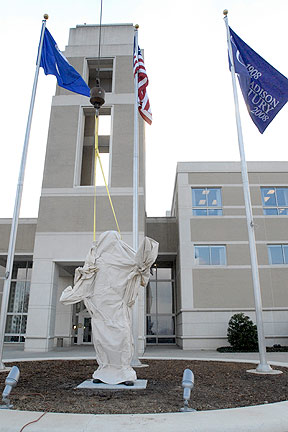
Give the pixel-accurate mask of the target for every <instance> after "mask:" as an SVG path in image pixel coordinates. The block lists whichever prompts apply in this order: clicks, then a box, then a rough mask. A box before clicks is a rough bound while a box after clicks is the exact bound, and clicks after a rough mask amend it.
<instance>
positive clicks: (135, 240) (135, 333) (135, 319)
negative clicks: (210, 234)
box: [131, 24, 142, 366]
mask: <svg viewBox="0 0 288 432" xmlns="http://www.w3.org/2000/svg"><path fill="white" fill-rule="evenodd" d="M138 28H139V25H138V24H136V25H135V32H134V44H135V55H136V56H137V60H138ZM138 182H139V131H138V71H137V72H136V74H135V76H134V152H133V249H134V250H135V252H137V249H138V242H139V222H138V208H139V202H138ZM138 307H139V306H138V297H137V298H136V301H135V303H134V306H133V309H132V326H133V339H134V353H133V358H132V361H131V365H132V366H140V365H141V364H142V363H141V362H140V360H139V358H138V320H139V316H138Z"/></svg>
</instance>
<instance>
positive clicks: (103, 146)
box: [80, 108, 111, 186]
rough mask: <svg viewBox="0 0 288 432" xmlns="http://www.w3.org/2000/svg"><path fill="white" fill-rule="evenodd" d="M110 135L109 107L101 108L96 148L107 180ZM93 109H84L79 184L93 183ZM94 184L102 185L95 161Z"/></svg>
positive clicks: (101, 177) (99, 171)
mask: <svg viewBox="0 0 288 432" xmlns="http://www.w3.org/2000/svg"><path fill="white" fill-rule="evenodd" d="M110 135H111V108H101V110H100V115H99V130H98V148H99V153H100V158H101V163H102V166H103V171H104V175H105V178H106V181H107V182H108V174H109V149H110ZM94 147H95V110H91V109H84V137H83V148H82V165H81V180H80V186H91V185H93V184H94V159H95V158H94ZM96 175H97V177H96V185H98V186H103V185H104V180H103V176H102V172H101V170H100V167H99V163H98V162H97V170H96Z"/></svg>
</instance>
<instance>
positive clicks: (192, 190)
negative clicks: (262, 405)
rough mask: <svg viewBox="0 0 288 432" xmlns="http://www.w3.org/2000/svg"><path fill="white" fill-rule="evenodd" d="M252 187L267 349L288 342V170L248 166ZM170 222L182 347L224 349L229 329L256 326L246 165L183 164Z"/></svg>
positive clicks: (279, 166) (268, 165)
mask: <svg viewBox="0 0 288 432" xmlns="http://www.w3.org/2000/svg"><path fill="white" fill-rule="evenodd" d="M248 171H249V183H250V194H251V201H252V211H253V216H254V223H255V235H256V246H257V256H258V265H259V275H260V284H261V293H262V303H263V311H264V312H263V316H264V318H263V319H264V329H265V335H266V339H267V343H268V344H270V345H271V344H274V343H280V344H282V345H284V344H287V336H288V279H287V276H288V266H287V264H288V261H287V260H286V255H285V254H286V247H287V244H288V234H287V228H288V216H287V215H288V172H287V171H288V163H287V162H249V163H248ZM172 215H174V216H175V218H176V220H177V224H178V230H179V244H178V256H177V292H178V294H179V301H178V305H179V306H178V308H177V330H176V334H177V343H178V344H179V345H180V346H181V347H183V348H184V349H191V348H197V349H201V348H204V349H205V348H217V347H219V346H223V345H225V344H226V332H227V324H228V321H229V319H230V317H231V316H232V315H233V314H234V313H238V312H244V313H245V314H247V315H249V316H250V317H251V318H252V319H253V321H254V322H255V314H254V309H255V307H254V295H253V284H252V275H251V265H250V252H249V243H248V230H247V222H246V221H247V220H246V214H245V205H244V194H243V186H242V176H241V168H240V163H237V162H195V163H193V162H187V163H179V164H178V167H177V176H176V184H175V193H174V198H173V206H172Z"/></svg>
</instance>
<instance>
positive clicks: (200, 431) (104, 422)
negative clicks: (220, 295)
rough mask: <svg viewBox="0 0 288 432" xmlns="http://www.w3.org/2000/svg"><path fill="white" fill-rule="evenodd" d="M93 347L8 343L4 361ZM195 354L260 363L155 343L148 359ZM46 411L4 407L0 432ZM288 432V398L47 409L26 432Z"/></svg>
mask: <svg viewBox="0 0 288 432" xmlns="http://www.w3.org/2000/svg"><path fill="white" fill-rule="evenodd" d="M94 358H95V355H94V348H93V346H75V347H71V348H57V349H56V350H55V351H51V352H48V353H34V352H33V353H27V352H24V351H23V347H22V346H15V345H14V346H6V347H5V349H4V355H3V359H4V362H11V361H14V362H17V361H25V360H26V361H28V360H44V359H45V360H46V359H50V360H53V359H54V360H55V359H67V360H68V359H75V360H76V359H94ZM145 358H146V359H148V358H149V359H152V358H154V359H179V360H180V359H195V360H217V361H229V360H231V361H234V362H235V361H237V362H248V363H258V362H259V361H258V353H235V354H232V353H218V352H217V351H205V350H201V351H200V350H199V351H182V350H180V349H179V348H177V347H149V348H147V350H146V351H145V353H144V356H143V359H144V360H145ZM267 359H268V362H269V363H271V365H279V366H285V367H288V353H267ZM42 414H43V413H38V412H27V411H17V410H0V432H19V431H20V430H21V428H22V427H23V426H24V425H25V424H27V423H28V422H32V421H34V420H37V419H38V418H39V417H40V416H41V415H42ZM96 430H102V431H103V432H114V431H116V430H117V432H122V431H123V432H124V431H125V432H130V431H131V432H132V431H133V432H134V431H135V430H137V432H138V431H139V432H144V431H145V432H150V431H151V432H162V431H163V432H164V431H165V432H172V431H173V432H175V431H178V430H181V432H212V431H213V432H234V431H235V432H236V431H237V432H248V431H249V432H252V431H253V432H254V431H255V432H257V431H259V432H260V431H261V432H288V401H285V402H280V403H275V404H267V405H258V406H255V407H245V408H235V409H226V410H213V411H201V412H195V413H171V414H170V413H168V414H133V415H132V414H131V415H128V414H127V415H126V414H122V415H116V414H115V415H93V414H60V413H59V414H58V413H46V414H44V416H43V417H41V419H40V420H39V421H38V422H37V423H32V424H30V425H29V426H27V427H25V429H24V431H25V432H32V431H35V432H48V431H49V432H50V431H53V432H58V431H59V432H64V431H67V432H68V431H69V432H74V431H75V432H76V431H77V432H80V431H81V432H95V431H96Z"/></svg>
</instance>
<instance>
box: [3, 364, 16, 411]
mask: <svg viewBox="0 0 288 432" xmlns="http://www.w3.org/2000/svg"><path fill="white" fill-rule="evenodd" d="M19 377H20V370H19V369H18V367H17V366H13V367H12V369H11V371H10V372H9V374H8V376H7V378H6V380H5V388H4V391H3V393H2V401H3V402H4V404H5V405H1V406H0V408H1V409H10V408H13V405H10V399H9V395H10V393H11V390H12V388H13V387H15V386H16V385H17V383H18V380H19Z"/></svg>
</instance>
